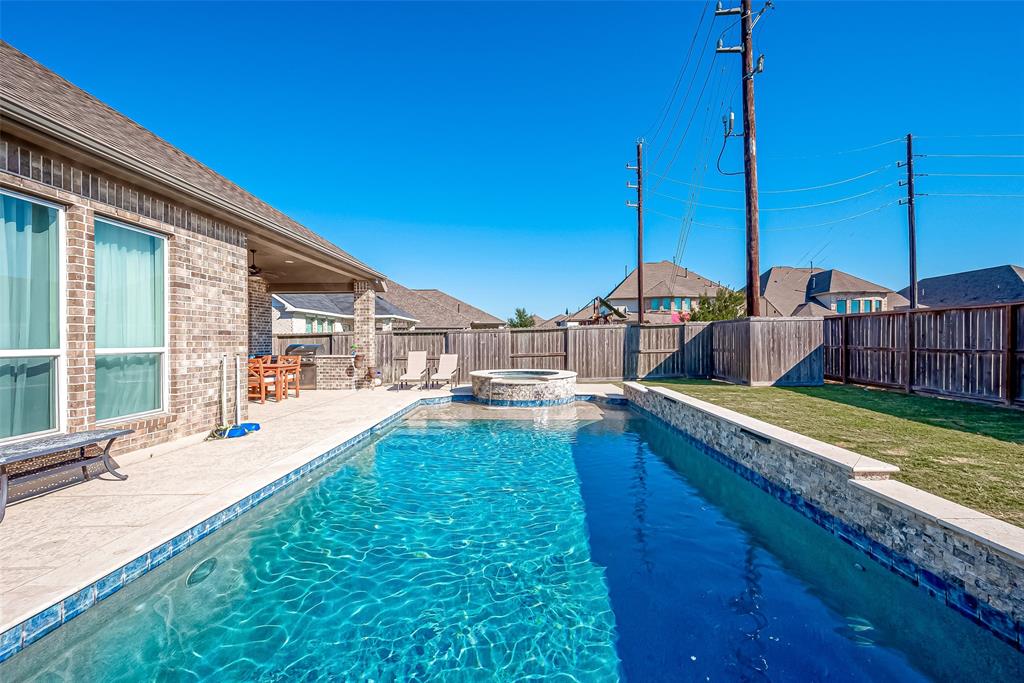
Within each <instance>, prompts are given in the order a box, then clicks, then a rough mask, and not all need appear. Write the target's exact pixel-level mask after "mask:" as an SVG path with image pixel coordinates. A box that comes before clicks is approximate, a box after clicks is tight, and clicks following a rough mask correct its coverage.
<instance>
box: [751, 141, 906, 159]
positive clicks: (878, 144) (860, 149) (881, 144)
mask: <svg viewBox="0 0 1024 683" xmlns="http://www.w3.org/2000/svg"><path fill="white" fill-rule="evenodd" d="M904 141H905V138H893V139H892V140H885V141H884V142H876V143H875V144H873V145H867V146H865V147H855V148H853V149H843V150H837V151H834V152H823V153H821V154H806V155H803V156H790V155H777V154H765V155H763V156H764V158H765V159H819V158H822V157H831V156H837V155H840V154H854V153H856V152H867V151H868V150H872V149H878V148H879V147H885V146H886V145H891V144H893V143H896V142H904Z"/></svg>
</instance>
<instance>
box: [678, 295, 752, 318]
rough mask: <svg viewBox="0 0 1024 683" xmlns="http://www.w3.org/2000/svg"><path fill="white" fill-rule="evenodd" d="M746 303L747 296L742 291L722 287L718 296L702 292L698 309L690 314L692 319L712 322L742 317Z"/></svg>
mask: <svg viewBox="0 0 1024 683" xmlns="http://www.w3.org/2000/svg"><path fill="white" fill-rule="evenodd" d="M746 304H747V298H746V295H745V294H744V293H743V292H742V291H739V290H732V289H729V288H728V287H722V288H721V289H719V290H718V296H713V297H712V296H708V295H707V294H706V293H705V294H701V296H700V300H698V301H697V310H696V311H694V312H693V315H691V316H690V320H692V321H694V322H710V321H712V320H733V319H735V318H742V317H743V311H744V308H745V307H746Z"/></svg>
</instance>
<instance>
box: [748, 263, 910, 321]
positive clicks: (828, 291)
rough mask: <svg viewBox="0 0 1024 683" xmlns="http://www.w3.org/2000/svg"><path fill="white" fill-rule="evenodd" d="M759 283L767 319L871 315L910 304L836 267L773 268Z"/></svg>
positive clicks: (884, 288)
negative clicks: (851, 314)
mask: <svg viewBox="0 0 1024 683" xmlns="http://www.w3.org/2000/svg"><path fill="white" fill-rule="evenodd" d="M760 280H761V282H760V288H761V315H762V316H766V317H780V316H828V315H843V314H848V313H871V312H875V311H891V310H895V309H897V308H902V307H905V306H906V305H907V304H908V302H907V300H906V299H904V298H903V297H902V296H901V295H899V294H897V293H896V292H894V291H893V290H891V289H889V288H888V287H885V286H883V285H879V284H875V283H874V282H869V281H867V280H864V279H862V278H859V277H856V276H854V275H850V274H849V273H844V272H843V271H841V270H836V269H834V268H833V269H830V270H822V269H821V268H790V267H789V266H774V267H772V268H769V269H768V270H766V271H765V272H763V273H761V278H760Z"/></svg>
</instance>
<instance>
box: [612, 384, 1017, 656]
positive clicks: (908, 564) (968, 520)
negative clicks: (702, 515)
mask: <svg viewBox="0 0 1024 683" xmlns="http://www.w3.org/2000/svg"><path fill="white" fill-rule="evenodd" d="M624 387H625V393H626V399H627V402H628V403H629V407H630V408H631V409H632V410H635V411H636V412H638V413H641V414H642V415H644V416H645V417H648V418H650V419H652V420H654V421H656V422H658V423H660V424H662V425H665V426H666V427H668V428H669V429H671V430H673V431H674V432H675V433H677V434H679V435H680V436H682V437H683V438H684V439H686V440H687V441H688V442H689V443H690V444H691V445H692V446H694V447H695V448H696V449H697V450H699V451H700V452H702V453H704V454H705V455H707V456H709V457H711V458H712V459H713V460H715V461H717V462H719V463H720V464H722V465H723V466H725V467H727V468H728V469H730V470H732V471H733V472H735V473H736V474H737V475H739V476H741V477H743V478H744V479H746V480H747V481H749V482H750V483H752V484H754V485H755V486H757V487H758V488H760V489H761V490H762V491H765V492H766V493H768V494H769V495H771V496H772V497H773V498H775V499H776V500H778V501H780V502H782V503H784V504H785V505H787V506H789V507H790V508H792V509H794V510H796V511H797V512H798V513H800V514H801V515H803V516H804V517H806V518H807V519H809V520H811V521H812V522H814V523H815V524H816V525H818V526H819V527H821V528H823V529H825V530H826V531H828V532H829V533H831V534H832V535H834V536H836V537H837V538H839V539H840V540H841V541H843V542H844V543H846V544H847V545H850V546H852V547H853V548H856V549H857V550H860V551H861V552H862V553H863V554H864V555H865V556H867V557H869V558H871V560H873V561H874V562H876V563H877V564H879V565H881V566H882V567H884V568H886V569H888V570H890V571H891V572H893V573H894V574H896V575H897V576H899V577H901V578H903V579H904V580H906V581H909V582H910V583H912V584H913V585H915V586H917V587H919V588H921V589H923V590H925V591H926V592H927V593H928V594H929V595H930V596H931V597H933V598H936V599H938V600H939V601H941V602H943V603H944V604H945V605H947V606H948V607H950V608H952V609H953V610H955V611H956V612H957V613H958V614H960V615H961V616H963V617H966V618H967V619H969V620H970V621H972V622H974V623H975V624H977V625H979V626H981V627H982V628H984V629H986V630H988V631H989V632H990V633H992V634H993V635H995V636H996V637H997V638H999V639H1000V640H1002V641H1004V642H1006V643H1008V644H1009V645H1011V646H1013V647H1015V648H1016V649H1017V650H1018V651H1020V652H1024V620H1021V619H1015V618H1014V616H1013V615H1012V614H1008V613H1005V612H1003V611H1000V610H998V609H996V608H994V607H992V606H990V605H988V604H985V603H982V602H980V601H979V600H978V599H977V598H976V597H974V596H972V595H970V594H969V593H968V592H966V591H965V590H964V589H963V588H961V587H959V586H957V585H956V584H955V583H953V582H950V581H947V580H946V579H944V578H942V577H940V576H938V575H936V574H935V573H933V572H931V571H929V570H928V569H927V568H925V567H922V566H920V565H919V564H918V563H917V562H915V561H914V560H913V559H911V558H910V557H907V556H906V555H904V554H902V553H900V552H897V551H896V550H894V549H892V548H890V547H888V546H886V545H884V544H882V543H879V542H878V541H875V540H874V539H872V538H870V537H869V536H868V535H867V534H864V533H863V532H861V531H860V530H858V529H856V528H855V527H854V526H853V525H851V524H849V523H847V521H846V520H843V519H842V518H841V517H840V516H838V515H836V514H834V513H831V512H829V511H827V510H824V509H823V508H821V507H820V506H818V505H816V504H814V503H812V502H811V501H809V500H807V499H806V498H804V497H803V496H802V495H800V494H799V493H797V492H796V491H793V490H792V489H790V488H789V487H787V486H783V485H780V484H777V483H775V482H773V481H771V480H770V479H768V478H767V477H766V476H764V475H762V474H761V473H759V472H757V471H755V470H753V469H751V468H750V467H747V466H746V465H745V464H743V463H741V462H739V461H738V460H736V459H734V458H733V457H731V456H729V455H728V454H726V453H724V452H722V451H720V450H718V449H717V448H715V447H712V446H710V445H708V444H706V443H704V442H703V441H701V440H700V439H698V438H696V437H694V436H693V435H691V434H690V433H688V432H687V431H686V430H684V429H682V428H681V427H678V426H676V425H674V424H672V423H671V422H669V421H668V420H666V419H664V418H663V417H662V416H660V415H657V414H655V413H654V412H652V411H650V410H648V409H646V408H645V407H643V406H641V405H639V404H638V403H637V402H636V401H633V400H632V399H630V398H629V392H630V391H636V392H639V393H641V394H643V393H648V392H649V393H653V394H656V395H660V396H662V397H664V398H666V399H668V400H670V401H674V402H677V403H681V404H684V405H687V406H689V407H690V408H694V409H696V410H699V411H702V412H704V413H707V414H709V415H711V416H712V417H714V418H716V419H719V420H722V421H724V422H727V423H731V424H732V425H734V426H736V427H738V428H740V430H741V431H742V432H746V433H750V434H754V435H755V436H759V437H761V438H768V439H772V440H775V441H777V442H779V443H781V444H783V445H785V446H788V447H789V448H791V449H794V450H797V451H799V452H801V453H804V454H807V455H809V456H811V457H814V458H817V459H819V460H821V461H822V462H827V463H829V464H831V465H833V466H837V467H839V468H841V469H843V470H845V471H846V472H848V474H849V475H850V479H849V480H848V484H849V485H850V486H851V487H853V488H855V489H857V490H860V491H863V492H866V493H868V494H870V495H872V496H875V497H877V498H878V499H879V500H880V501H886V502H888V503H890V504H893V505H896V506H899V507H901V508H904V509H905V510H908V511H909V512H911V513H913V514H915V515H919V516H921V517H923V518H925V519H927V520H929V521H931V522H933V523H935V524H936V525H938V526H939V527H941V528H945V529H948V530H950V531H953V532H955V533H959V534H962V535H965V536H968V537H970V538H972V539H974V540H975V541H977V542H979V543H981V544H983V545H986V546H988V547H990V548H992V549H993V550H995V551H997V552H998V553H1000V554H1002V555H1004V556H1005V557H1007V558H1009V559H1010V560H1011V561H1013V562H1015V563H1016V564H1017V565H1019V566H1024V529H1022V528H1020V527H1017V526H1014V525H1012V524H1009V523H1008V522H1004V521H1002V520H999V519H996V518H994V517H991V516H990V515H986V514H984V513H982V512H978V511H977V510H973V509H971V508H968V507H965V506H963V505H960V504H958V503H954V502H953V501H950V500H947V499H945V498H941V497H939V496H936V495H934V494H931V493H928V492H927V491H923V490H921V489H918V488H915V487H913V486H910V485H908V484H904V483H903V482H900V481H896V480H894V479H889V478H888V476H889V475H890V474H893V473H896V472H899V468H898V467H896V466H895V465H891V464H889V463H884V462H881V461H879V460H875V459H873V458H868V457H867V456H863V455H860V454H859V453H855V452H853V451H848V450H846V449H843V448H839V447H836V446H833V445H831V444H827V443H824V442H822V441H818V440H816V439H812V438H810V437H806V436H803V435H802V434H798V433H796V432H792V431H790V430H788V429H783V428H781V427H777V426H775V425H772V424H770V423H767V422H764V421H762V420H757V419H755V418H752V417H749V416H747V415H743V414H741V413H737V412H736V411H733V410H729V409H728V408H723V407H721V406H718V405H715V404H713V403H708V402H707V401H701V400H700V399H696V398H694V397H692V396H687V395H686V394H682V393H679V392H676V391H672V390H670V389H666V388H664V387H647V386H644V385H641V384H638V383H636V382H625V383H624Z"/></svg>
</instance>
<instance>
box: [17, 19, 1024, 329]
mask: <svg viewBox="0 0 1024 683" xmlns="http://www.w3.org/2000/svg"><path fill="white" fill-rule="evenodd" d="M727 4H728V3H727ZM755 6H757V3H755ZM703 7H704V3H702V2H688V3H659V4H642V3H629V4H611V3H600V4H585V3H569V4H540V3H536V4H534V3H530V4H518V5H506V4H491V3H486V4H484V3H480V4H469V3H463V4H429V3H416V4H411V5H400V4H379V3H374V4H370V3H359V4H335V3H311V4H299V3H287V4H277V3H227V4H208V3H202V4H200V3H182V4H176V5H168V4H161V3H135V4H131V5H110V4H89V3H73V4H68V5H63V4H53V3H20V2H9V1H6V2H4V7H3V10H2V13H3V14H2V17H0V27H2V28H0V33H2V36H3V39H4V40H7V41H9V42H10V43H12V44H13V45H15V46H16V47H18V48H19V49H21V50H23V51H25V52H26V53H28V54H29V55H30V56H32V57H34V58H35V59H37V60H39V61H40V62H42V63H43V64H44V65H46V66H48V67H49V68H51V69H53V70H54V71H56V72H57V73H59V74H61V75H62V76H64V77H66V78H67V79H69V80H70V81H72V82H73V83H75V84H77V85H79V86H80V87H82V88H84V89H86V90H87V91H89V92H91V93H93V94H94V95H96V96H97V97H99V98H100V99H102V100H104V101H105V102H107V103H109V104H110V105H111V106H113V107H115V108H116V109H118V110H120V111H121V112H123V113H125V114H127V115H128V116H130V117H131V118H133V119H135V120H136V121H138V122H140V123H141V124H142V125H144V126H146V127H147V128H149V129H151V130H153V131H154V132H156V133H157V134H158V135H160V136H162V137H164V138H165V139H167V140H169V141H170V142H171V143H173V144H174V145H176V146H178V147H179V148H181V149H183V150H184V151H185V152H187V153H189V154H191V155H193V156H194V157H196V158H197V159H199V160H200V161H202V162H203V163H205V164H207V165H209V166H210V167H212V168H213V169H215V170H217V171H218V172H220V173H222V174H223V175H225V176H227V177H228V178H230V179H231V180H233V181H235V182H237V183H238V184H239V185H241V186H242V187H245V188H246V189H248V190H250V191H252V192H253V193H255V194H256V195H258V196H259V197H261V198H262V199H264V200H266V201H268V202H269V203H271V204H273V205H274V206H276V207H278V208H280V209H281V210H283V211H285V212H286V213H288V214H290V215H292V216H294V217H295V218H297V219H298V220H300V221H302V222H304V223H305V224H307V225H309V226H310V227H311V228H313V229H315V230H317V231H319V232H320V233H322V234H323V235H325V236H326V237H328V238H329V239H331V240H333V241H334V242H336V243H337V244H339V245H340V246H342V247H343V248H345V249H346V250H348V251H350V252H351V253H353V254H354V255H355V256H357V257H358V258H360V259H362V260H364V261H366V262H367V263H369V264H371V265H373V266H374V267H376V268H378V269H379V270H381V271H383V272H385V273H386V274H388V275H389V276H392V277H394V278H395V279H396V280H398V281H400V282H402V283H403V284H405V285H407V286H410V287H438V288H441V289H444V290H446V291H448V292H450V293H452V294H454V295H456V296H459V297H461V298H463V299H466V300H467V301H469V302H471V303H474V304H475V305H478V306H480V307H482V308H484V309H486V310H488V311H491V312H493V313H494V314H496V315H500V316H507V315H510V314H511V312H512V310H513V308H515V307H516V306H525V307H526V308H528V309H529V310H530V311H531V312H536V313H538V314H540V315H543V316H550V315H554V314H556V313H559V312H562V311H563V310H565V309H566V308H567V307H568V308H571V309H575V308H578V307H579V306H581V305H582V304H584V303H585V302H586V301H587V300H588V299H590V298H591V297H592V296H594V295H595V294H603V293H606V292H607V291H608V290H609V289H610V288H611V287H612V286H614V285H615V284H616V282H617V281H618V280H619V279H620V278H621V277H622V275H623V273H624V269H625V268H626V267H627V266H628V267H633V265H634V264H635V214H634V213H633V212H632V211H631V210H629V209H627V208H626V207H625V206H624V202H625V200H626V199H628V198H630V193H629V191H628V190H627V189H626V188H625V183H626V181H627V180H628V179H630V177H629V173H628V172H627V171H626V170H625V169H624V164H625V162H626V161H628V160H629V159H630V158H631V157H632V156H633V155H634V140H635V138H636V137H637V136H639V135H644V134H646V135H648V137H651V136H652V135H653V133H654V132H655V131H656V130H657V128H658V126H657V123H658V121H659V120H660V119H659V113H660V112H661V111H662V108H663V106H664V104H665V101H666V99H667V97H668V95H669V93H670V91H671V89H672V85H673V83H674V81H675V79H676V76H677V74H678V71H679V68H680V65H681V64H682V63H683V60H684V57H685V55H686V50H687V46H688V45H689V43H690V39H691V36H693V34H694V28H695V26H696V24H697V21H698V18H699V17H700V15H701V11H702V9H703ZM1022 9H1024V4H1022V3H1016V4H1015V5H1012V4H1010V3H998V4H995V5H986V6H984V9H982V8H980V7H979V6H978V5H977V4H971V3H953V2H947V3H921V2H908V3H882V2H862V3H831V2H829V3H825V2H818V3H807V2H786V0H779V2H778V3H777V8H776V9H775V10H774V11H771V12H769V13H768V14H767V15H766V16H765V17H764V19H763V21H762V22H761V23H760V24H759V25H758V28H757V31H756V33H755V47H756V49H757V50H758V51H759V52H764V53H765V60H766V68H765V72H764V73H763V74H762V75H760V76H758V77H757V80H756V90H757V127H758V128H757V130H758V149H759V154H760V155H761V157H760V163H759V175H760V184H761V188H762V191H768V190H786V189H793V188H805V187H812V186H818V185H825V184H829V183H832V182H834V181H838V180H844V179H847V178H851V177H854V176H858V175H861V174H864V173H870V175H867V176H865V177H864V178H861V179H860V180H856V181H852V182H848V183H843V184H840V185H835V186H832V187H826V188H821V189H817V190H810V191H800V192H790V193H770V192H765V193H764V194H762V196H761V207H762V210H763V213H762V229H763V233H762V236H761V240H762V251H761V264H762V267H763V268H766V267H767V266H769V265H773V264H774V265H808V263H809V261H810V260H812V259H813V260H814V264H815V265H816V266H817V265H820V266H823V267H835V268H840V269H843V270H846V271H849V272H852V273H854V274H857V275H859V276H861V277H865V278H867V279H870V280H873V281H876V282H880V283H882V284H886V285H888V286H890V287H893V288H896V289H898V288H900V287H903V286H905V284H906V279H907V276H906V268H907V266H906V261H907V257H906V253H907V244H906V212H905V209H903V207H899V206H895V205H888V206H886V205H887V204H891V203H892V202H894V201H896V200H897V199H898V198H899V197H900V196H901V193H902V192H903V190H902V188H899V187H896V186H895V185H892V183H895V182H896V181H898V180H899V179H900V178H902V177H903V176H902V175H901V174H902V170H901V169H897V168H896V167H895V166H887V165H888V164H892V163H893V162H895V161H896V160H898V159H900V158H901V157H902V155H903V153H904V149H903V146H902V143H898V142H897V143H890V144H884V145H881V146H878V147H873V148H871V149H867V150H862V151H856V152H846V151H847V150H851V149H860V148H863V147H870V146H872V145H875V144H876V143H881V142H885V141H889V140H893V139H895V138H899V137H902V136H903V135H905V134H906V133H907V132H913V133H914V134H915V135H918V136H921V139H920V140H919V142H918V143H917V149H918V151H920V152H922V153H931V154H933V155H936V154H1003V155H1024V137H944V136H988V135H993V134H1007V133H1024V87H1021V85H1022V80H1024V79H1022V76H1021V67H1020V60H1019V55H1018V54H1017V50H1018V49H1019V45H1020V44H1022V42H1024V29H1022V27H1021V24H1020V22H1019V21H1016V20H1015V17H1017V16H1018V15H1019V14H1020V13H1021V10H1022ZM709 14H710V12H709ZM1000 17H1002V19H1001V18H1000ZM730 23H731V20H726V19H717V20H715V29H714V32H713V33H712V34H709V35H710V36H711V37H710V44H709V46H708V49H707V51H704V52H703V54H704V60H703V62H702V63H701V65H700V67H699V69H696V68H695V67H696V58H697V56H698V54H699V53H701V50H700V47H701V45H702V44H703V40H704V38H705V35H706V34H705V32H704V28H706V27H708V24H707V19H706V20H705V24H704V27H703V28H702V31H701V33H700V34H699V36H698V40H697V47H696V48H695V51H694V58H693V59H694V61H693V62H691V64H690V69H689V70H688V71H687V72H686V73H685V74H684V77H683V80H682V87H681V88H680V97H677V99H676V102H675V105H674V106H673V108H671V109H670V111H669V114H668V116H667V117H666V123H665V124H663V125H662V126H661V130H660V132H659V134H658V135H657V137H655V138H654V139H653V140H650V141H649V144H648V150H649V156H648V166H649V167H650V168H651V170H652V173H657V174H658V175H667V176H669V177H670V178H671V179H661V178H659V177H658V176H655V175H649V176H648V183H647V185H648V188H649V189H650V190H651V191H652V192H656V193H657V194H650V195H649V200H648V208H649V209H650V212H649V213H648V214H647V221H646V227H647V239H646V241H645V249H646V256H647V260H660V259H672V258H673V257H674V255H675V252H676V246H677V241H678V238H679V235H680V224H681V221H680V220H678V219H676V218H673V217H681V216H683V215H684V213H685V212H686V206H687V205H686V203H685V202H682V201H677V200H676V199H673V198H672V197H678V198H684V199H685V198H687V196H688V195H689V191H690V186H688V185H683V184H681V183H679V182H676V181H683V182H691V181H692V180H695V179H697V178H700V177H701V169H702V168H703V167H704V165H705V164H706V163H707V159H708V158H709V157H708V150H710V164H709V165H708V168H707V170H706V172H704V174H703V176H702V182H701V184H702V185H703V186H704V189H702V190H701V191H700V193H699V195H698V197H697V201H698V202H699V203H701V204H704V205H710V206H699V207H696V209H695V210H694V214H693V221H694V223H693V225H692V226H691V228H690V230H689V237H688V239H687V242H686V248H685V251H684V254H683V258H682V263H683V264H684V265H686V266H688V267H690V268H691V269H693V270H696V271H698V272H700V273H701V274H703V275H706V276H707V277H710V278H712V279H715V280H721V281H722V282H725V283H728V284H731V285H734V286H738V285H741V284H742V280H743V272H744V271H743V268H744V265H743V232H742V230H741V228H742V225H743V222H742V221H743V213H742V211H741V210H740V209H741V208H742V205H743V204H742V201H743V200H742V194H741V193H738V192H735V190H738V189H740V188H742V180H741V178H740V177H738V176H722V175H719V173H718V171H717V170H716V169H715V157H716V156H717V152H718V149H719V146H720V144H721V122H720V119H721V115H722V112H723V111H724V110H728V109H729V103H730V102H732V103H733V108H734V109H735V110H736V112H737V128H739V116H740V115H739V99H738V90H737V88H736V85H737V83H738V81H739V65H738V64H737V62H736V57H735V56H734V55H721V56H719V58H717V59H716V60H715V61H714V62H713V63H712V61H711V60H712V54H711V53H712V52H713V44H714V42H715V40H716V39H717V37H718V36H719V35H720V34H721V33H722V32H723V31H726V29H727V28H728V26H729V24H730ZM736 39H737V31H736V29H735V28H733V29H732V30H728V31H727V32H726V33H725V42H726V43H727V44H730V43H733V42H735V41H736ZM708 74H710V76H709V75H708ZM691 77H693V79H694V86H693V90H692V92H691V94H690V98H689V99H688V101H687V102H686V106H685V107H683V108H679V112H680V113H679V123H678V124H677V125H676V127H675V129H674V130H672V122H673V120H675V118H676V111H677V108H678V105H679V100H680V99H681V94H682V92H683V91H685V89H686V86H687V83H689V81H690V79H691ZM705 79H707V83H708V85H707V88H706V90H705V95H704V98H703V99H702V100H701V101H700V103H699V106H697V107H696V108H694V107H693V105H694V103H695V101H696V99H697V97H696V96H697V92H698V91H699V89H700V86H701V85H702V83H704V82H705ZM709 103H710V105H711V106H710V107H709V106H708V105H709ZM723 103H724V104H723ZM691 114H692V115H693V123H692V124H691V126H690V128H689V131H688V133H687V135H686V137H685V138H683V137H682V132H683V129H684V128H686V123H687V121H688V120H689V119H690V117H691ZM670 130H671V132H672V135H671V136H670V135H669V132H670ZM927 136H931V137H927ZM680 139H682V143H681V144H680ZM677 146H678V147H679V149H678V152H676V151H675V150H676V148H677ZM739 152H740V145H739V143H738V141H736V140H733V141H730V143H729V145H728V146H727V148H726V152H725V154H724V155H723V159H722V166H723V169H724V170H726V171H729V170H737V169H739V168H740V167H741V158H740V155H739ZM841 152H846V153H841ZM673 157H674V158H675V162H674V163H672V164H671V165H670V164H669V161H670V160H671V159H672V158H673ZM917 164H918V171H919V172H922V173H923V172H931V173H933V174H938V173H956V174H1003V175H1007V174H1017V175H1021V174H1024V159H1021V158H977V157H948V158H947V157H935V156H933V157H927V158H922V159H919V160H918V161H917ZM695 169H696V171H695ZM708 188H715V189H714V190H712V189H708ZM722 190H734V191H732V192H729V191H722ZM918 191H919V192H929V191H930V192H932V193H935V194H939V193H946V194H949V193H960V194H979V193H980V194H1017V195H1021V194H1024V178H1021V177H1017V178H1013V177H951V176H938V175H932V176H928V177H925V178H920V179H919V180H918ZM857 195H863V196H857ZM849 197H852V198H850V199H848V198H849ZM837 200H840V201H837ZM812 204H822V205H821V206H815V207H812V208H806V209H803V208H800V209H797V208H792V207H802V206H807V205H812ZM712 206H717V207H728V208H725V209H720V208H711V207H712ZM879 207H885V208H879ZM874 209H878V210H877V211H876V210H874ZM655 212H657V213H655ZM859 214H864V215H861V216H859V217H858V218H854V219H850V220H841V219H846V218H849V217H850V216H858V215H859ZM833 221H839V222H833ZM821 223H830V224H829V225H819V224H821ZM712 226H714V227H712ZM803 226H817V227H806V228H805V227H803ZM918 231H919V244H918V253H919V273H920V276H921V277H926V276H929V275H936V274H941V273H945V272H951V271H957V270H965V269H972V268H979V267H985V266H991V265H998V264H1003V263H1008V262H1015V263H1018V264H1021V263H1024V200H1021V199H1005V198H978V197H937V196H932V197H924V198H922V199H921V200H920V204H919V208H918Z"/></svg>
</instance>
